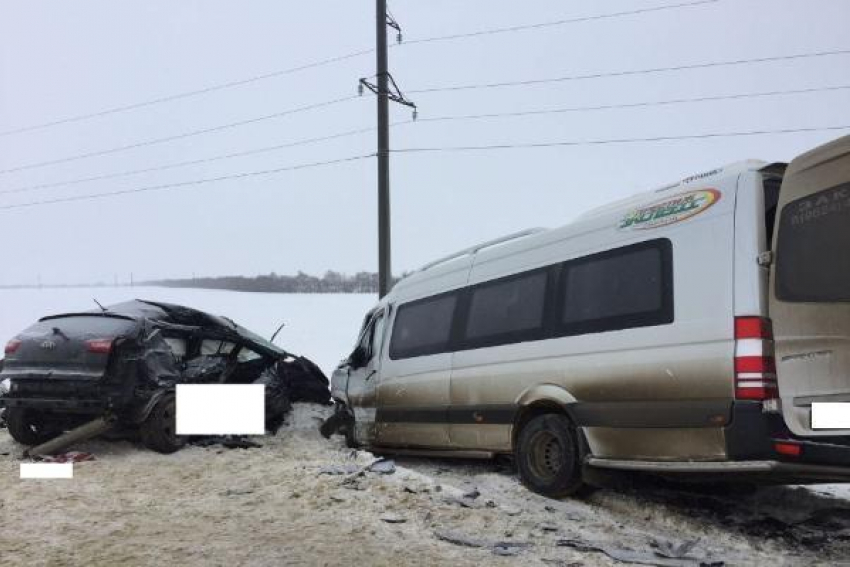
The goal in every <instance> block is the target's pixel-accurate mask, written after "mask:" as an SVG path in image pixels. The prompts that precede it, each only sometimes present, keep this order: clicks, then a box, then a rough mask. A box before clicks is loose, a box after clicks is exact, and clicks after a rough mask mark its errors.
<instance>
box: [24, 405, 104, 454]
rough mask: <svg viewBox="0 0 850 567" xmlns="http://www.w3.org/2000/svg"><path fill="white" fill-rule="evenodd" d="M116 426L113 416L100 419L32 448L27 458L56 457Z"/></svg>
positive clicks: (28, 451)
mask: <svg viewBox="0 0 850 567" xmlns="http://www.w3.org/2000/svg"><path fill="white" fill-rule="evenodd" d="M114 426H115V418H114V417H112V416H111V415H106V416H103V417H98V418H97V419H94V420H92V421H90V422H88V423H86V424H83V425H81V426H79V427H77V428H76V429H72V430H71V431H68V432H66V433H63V434H62V435H60V436H59V437H55V438H53V439H50V440H49V441H47V442H45V443H42V444H41V445H38V446H36V447H32V448H31V449H28V450H27V451H25V452H24V455H25V456H27V457H36V456H41V455H55V454H57V453H60V452H62V451H63V450H64V449H67V448H68V447H70V446H71V445H73V444H74V443H80V442H81V441H86V440H87V439H91V438H93V437H97V436H98V435H101V434H102V433H105V432H107V431H108V430H110V429H112V428H113V427H114Z"/></svg>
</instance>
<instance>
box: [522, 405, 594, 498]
mask: <svg viewBox="0 0 850 567" xmlns="http://www.w3.org/2000/svg"><path fill="white" fill-rule="evenodd" d="M515 453H516V454H515V457H516V466H517V470H518V471H519V477H520V480H521V481H522V483H523V484H524V485H525V486H527V487H528V488H529V489H531V490H533V491H534V492H537V493H538V494H542V495H544V496H548V497H550V498H564V497H566V496H572V495H578V494H579V493H581V492H583V491H584V490H585V489H586V488H587V485H586V484H585V483H584V481H583V479H582V475H581V469H582V463H581V450H580V445H579V436H578V433H577V431H576V428H575V426H574V425H573V424H572V422H571V421H570V420H569V419H568V418H567V417H566V416H565V415H561V414H556V413H548V414H543V415H538V416H537V417H534V418H532V419H531V420H530V421H529V422H528V423H526V424H525V426H524V427H523V428H522V430H521V431H520V432H519V437H518V438H517V445H516V451H515Z"/></svg>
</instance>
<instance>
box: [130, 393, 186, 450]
mask: <svg viewBox="0 0 850 567" xmlns="http://www.w3.org/2000/svg"><path fill="white" fill-rule="evenodd" d="M139 433H140V437H141V439H142V443H143V444H144V446H145V447H147V448H148V449H151V450H152V451H156V452H157V453H166V454H168V453H174V452H175V451H179V450H180V449H181V448H182V447H183V446H184V445H185V444H186V438H185V437H182V436H180V435H177V399H176V398H175V397H174V395H173V394H167V395H165V396H163V397H162V399H161V400H159V402H157V404H156V405H155V406H154V408H153V409H152V410H151V413H150V415H149V416H148V418H147V419H146V420H145V421H144V422H143V423H142V426H141V428H140V430H139Z"/></svg>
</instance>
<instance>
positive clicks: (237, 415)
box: [177, 384, 266, 435]
mask: <svg viewBox="0 0 850 567" xmlns="http://www.w3.org/2000/svg"><path fill="white" fill-rule="evenodd" d="M265 390H266V387H265V385H264V384H178V385H177V434H178V435H263V434H264V433H265V432H266V406H265Z"/></svg>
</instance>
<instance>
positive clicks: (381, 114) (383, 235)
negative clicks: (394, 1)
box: [375, 0, 393, 297]
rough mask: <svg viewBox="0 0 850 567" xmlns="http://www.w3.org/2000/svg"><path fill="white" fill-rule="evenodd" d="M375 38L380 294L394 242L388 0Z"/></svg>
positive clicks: (381, 3)
mask: <svg viewBox="0 0 850 567" xmlns="http://www.w3.org/2000/svg"><path fill="white" fill-rule="evenodd" d="M377 2H378V7H377V10H376V14H375V15H376V22H375V23H376V28H375V31H376V32H377V33H376V36H375V37H376V40H377V49H376V50H375V52H376V53H377V63H378V65H377V69H378V76H377V79H378V92H377V93H376V94H377V95H378V96H377V97H375V98H377V99H378V297H384V296H385V295H386V294H387V293H389V291H390V284H391V281H392V277H393V276H392V274H393V271H392V256H391V253H392V243H391V238H392V235H391V234H390V231H391V224H390V99H389V97H388V94H389V84H390V81H389V69H388V67H389V62H388V60H387V59H388V55H387V51H388V48H387V0H377Z"/></svg>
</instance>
